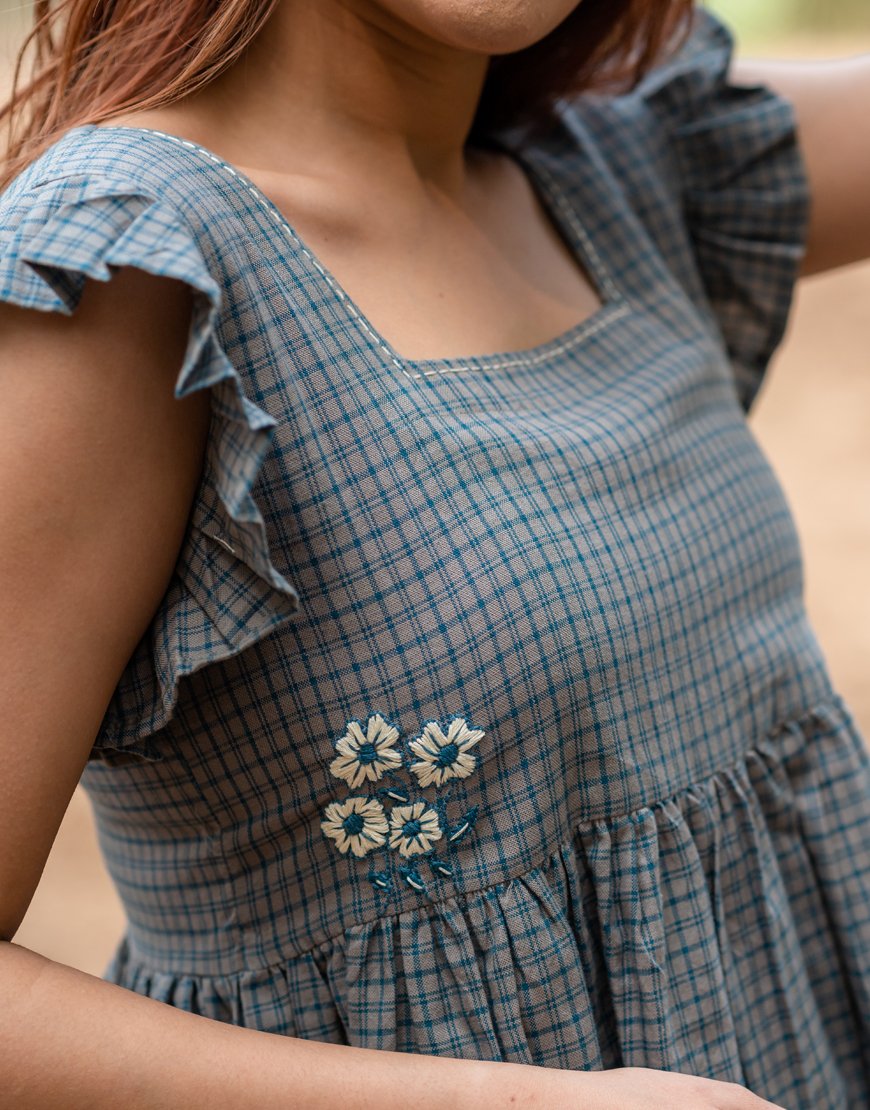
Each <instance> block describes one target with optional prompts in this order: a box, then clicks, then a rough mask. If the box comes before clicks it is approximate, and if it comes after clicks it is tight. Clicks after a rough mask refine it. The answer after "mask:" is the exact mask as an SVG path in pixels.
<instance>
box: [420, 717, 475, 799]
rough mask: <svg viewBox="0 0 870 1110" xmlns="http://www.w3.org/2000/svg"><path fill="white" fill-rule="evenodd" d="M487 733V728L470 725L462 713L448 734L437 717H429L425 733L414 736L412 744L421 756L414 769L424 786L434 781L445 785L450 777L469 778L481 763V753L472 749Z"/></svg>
mask: <svg viewBox="0 0 870 1110" xmlns="http://www.w3.org/2000/svg"><path fill="white" fill-rule="evenodd" d="M482 736H483V730H482V729H479V728H473V729H472V728H469V727H468V724H467V723H466V721H465V720H464V718H462V717H454V718H453V720H452V721H451V722H450V726H449V728H448V729H447V734H446V735H445V734H444V732H443V731H442V729H441V726H440V725H439V724H438V722H437V721H429V722H428V723H427V724H426V725H424V727H423V732H422V735H421V736H419V737H418V738H417V739H416V740H411V741H410V743H409V745H408V747H409V748H410V749H411V751H412V752H413V753H414V755H416V756H419V759H418V760H417V762H416V763H412V764H411V770H412V771H413V772H414V774H415V775H416V776H417V778H418V779H419V781H420V785H421V786H428V785H429V784H430V783H432V782H434V783H435V785H436V786H443V785H444V783H445V782H446V781H447V779H453V778H459V779H464V778H467V777H468V776H469V775H470V774H471V772H472V771H473V770H474V768H475V767H476V766H477V757H476V756H474V755H472V754H470V752H469V749H470V748H473V747H474V745H475V744H476V743H477V742H478V741H479V740H480V738H481V737H482Z"/></svg>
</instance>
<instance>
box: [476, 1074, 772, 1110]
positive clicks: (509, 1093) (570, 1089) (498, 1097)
mask: <svg viewBox="0 0 870 1110" xmlns="http://www.w3.org/2000/svg"><path fill="white" fill-rule="evenodd" d="M492 1066H493V1067H494V1069H495V1070H494V1072H493V1077H492V1083H491V1084H489V1085H487V1087H486V1092H487V1094H486V1097H485V1098H484V1099H482V1100H481V1101H479V1102H478V1103H477V1107H478V1110H504V1108H505V1107H511V1108H512V1110H786V1108H785V1107H781V1106H778V1105H777V1104H776V1103H774V1102H768V1101H767V1100H766V1099H763V1098H760V1097H759V1096H758V1095H754V1094H753V1093H752V1092H751V1091H749V1090H747V1089H746V1088H745V1087H741V1086H740V1085H739V1084H738V1083H723V1082H722V1081H720V1080H718V1079H705V1078H704V1077H703V1076H699V1075H688V1074H686V1073H685V1072H673V1071H657V1070H656V1069H654V1068H613V1069H611V1070H609V1071H566V1070H562V1069H558V1068H541V1067H537V1066H530V1065H528V1064H497V1065H492Z"/></svg>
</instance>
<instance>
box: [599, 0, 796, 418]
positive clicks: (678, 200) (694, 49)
mask: <svg viewBox="0 0 870 1110" xmlns="http://www.w3.org/2000/svg"><path fill="white" fill-rule="evenodd" d="M734 48H735V40H734V35H733V33H732V31H731V30H730V29H729V27H728V26H727V25H726V24H725V23H723V22H722V21H721V20H720V19H719V18H718V17H716V16H714V15H713V14H712V13H711V12H710V11H709V10H708V9H706V8H703V7H698V8H696V9H695V10H694V11H693V14H692V24H691V26H690V28H689V30H688V33H687V34H686V37H685V39H684V41H683V42H682V45H681V46H680V47H679V48H678V49H676V50H672V51H671V52H670V53H669V54H668V55H667V56H665V57H664V58H663V60H662V61H660V62H659V63H658V64H657V65H656V66H655V67H654V68H653V69H651V70H650V71H649V72H648V73H647V74H646V75H645V77H644V78H643V79H642V80H641V81H640V82H639V84H638V85H637V86H636V87H635V88H634V89H633V90H631V92H629V93H626V94H625V95H622V96H616V97H611V98H610V102H609V103H608V104H605V103H604V102H603V101H596V100H594V99H593V101H592V102H591V111H590V120H591V122H592V125H593V127H594V129H595V130H596V131H597V132H598V137H599V140H600V141H601V143H602V144H604V145H605V146H607V147H609V148H610V149H611V150H613V149H615V146H616V144H620V145H621V147H622V150H621V151H620V152H619V153H616V154H614V158H615V160H616V161H617V162H618V163H619V166H618V169H619V175H618V176H619V181H620V187H623V188H625V189H626V191H627V192H628V193H629V194H630V196H631V199H632V201H633V203H634V206H635V208H636V210H637V211H638V212H639V213H641V214H642V216H643V217H644V218H645V219H646V221H647V224H648V226H650V227H651V229H652V233H653V237H654V238H655V237H659V239H660V240H661V241H660V242H659V244H658V245H659V246H660V247H661V249H662V252H663V254H665V255H666V256H668V261H669V262H671V264H672V265H673V266H674V268H675V269H676V270H677V271H681V268H682V263H681V261H680V260H679V259H676V260H675V258H674V254H675V252H674V249H673V244H674V241H675V238H676V235H675V232H674V230H673V228H672V223H673V221H674V220H675V219H676V220H678V221H679V222H681V223H682V226H683V229H684V230H685V231H686V232H687V234H688V240H689V245H690V251H691V256H692V258H691V263H690V264H691V265H692V266H693V268H694V271H695V272H694V273H693V274H691V275H686V274H685V273H683V272H680V276H681V277H684V278H685V284H686V286H687V288H688V289H689V292H690V294H691V295H692V296H693V297H696V299H698V300H699V301H703V307H704V309H705V310H706V311H707V313H708V314H709V315H710V317H711V323H712V324H713V325H714V326H715V327H716V328H717V329H718V332H719V333H720V335H721V339H722V341H723V343H724V346H725V348H726V350H727V353H728V356H729V358H730V360H731V363H732V365H733V371H734V378H735V384H736V389H737V394H738V397H739V400H740V404H741V406H742V407H743V409H744V410H745V411H747V412H748V411H749V408H750V406H751V405H752V403H753V401H754V399H755V397H756V394H757V393H758V390H759V387H760V385H761V382H762V379H763V377H764V374H765V371H766V369H767V367H768V364H769V362H770V359H771V357H772V355H773V354H774V352H775V351H776V349H777V347H778V346H779V344H780V342H781V340H782V338H783V335H784V334H785V328H786V325H787V322H788V318H789V314H790V310H791V306H792V301H793V293H794V287H795V284H796V282H797V279H798V275H799V271H800V264H801V261H802V259H803V256H804V254H805V250H806V239H807V234H808V227H809V217H810V210H811V200H812V198H811V192H810V184H809V179H808V175H807V170H806V165H805V161H804V157H803V152H802V150H801V147H800V141H799V133H798V128H797V119H796V115H795V111H794V107H793V105H792V104H791V102H790V101H789V100H787V99H786V98H785V97H783V96H782V95H781V94H780V93H778V92H775V91H774V90H773V89H771V88H769V87H767V86H765V85H739V84H736V83H735V82H734V81H733V80H732V78H731V77H730V75H729V68H730V65H731V61H732V57H733V55H734Z"/></svg>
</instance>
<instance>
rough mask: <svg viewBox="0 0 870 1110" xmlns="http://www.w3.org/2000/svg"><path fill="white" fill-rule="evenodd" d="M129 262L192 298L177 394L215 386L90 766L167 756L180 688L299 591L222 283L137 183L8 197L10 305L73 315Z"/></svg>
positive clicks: (262, 418)
mask: <svg viewBox="0 0 870 1110" xmlns="http://www.w3.org/2000/svg"><path fill="white" fill-rule="evenodd" d="M122 266H135V267H137V268H138V269H141V270H144V271H146V272H148V273H151V274H155V275H158V276H163V277H169V278H173V279H175V280H178V281H182V282H184V283H185V284H186V285H188V286H189V287H190V289H191V291H192V298H193V299H192V312H191V321H190V330H189V334H188V341H187V347H186V350H185V353H184V358H183V362H182V365H181V368H180V370H179V373H178V376H177V380H176V383H175V387H174V393H175V396H176V397H177V398H183V397H187V396H189V395H190V394H192V393H194V392H196V391H198V390H201V389H209V390H210V391H211V413H212V417H211V428H210V432H209V438H208V442H207V447H206V459H205V463H204V468H203V474H202V478H201V483H200V488H199V490H198V492H197V494H196V497H195V499H194V504H193V508H192V512H191V517H190V521H189V526H188V529H187V533H186V535H185V538H184V542H183V546H182V550H181V552H180V554H179V557H178V562H177V566H176V572H175V574H174V576H173V578H172V581H171V583H170V585H169V587H168V589H167V592H166V594H165V596H164V598H163V600H162V602H161V604H160V606H159V608H158V611H157V612H156V614H155V616H154V618H153V620H152V622H151V625H150V627H149V628H148V630H147V632H146V634H145V636H144V637H143V638H142V640H141V641H140V643H139V645H138V646H137V648H136V650H135V652H134V654H133V656H132V658H131V659H130V661H129V663H128V665H127V667H126V669H125V671H124V674H123V676H122V678H121V680H120V681H119V683H118V686H117V688H116V690H115V692H114V695H113V697H112V700H111V702H110V704H109V706H108V709H107V711H106V715H105V718H104V720H103V722H102V725H101V727H100V730H99V734H98V737H97V739H96V741H95V744H94V749H93V752H92V758H93V757H97V756H101V755H103V753H105V752H107V751H109V750H114V751H121V752H127V753H133V754H135V755H137V756H140V757H142V758H144V759H146V760H151V761H159V760H160V759H161V758H162V753H161V751H160V745H159V743H158V742H156V741H155V739H154V734H155V733H157V732H158V731H159V730H160V729H162V728H164V727H165V726H166V724H167V723H168V722H169V720H170V719H171V718H172V716H173V712H174V709H175V705H176V701H177V696H178V684H179V682H180V680H181V679H182V678H183V677H184V676H185V675H189V674H191V673H193V672H194V671H197V670H199V669H200V668H202V667H205V666H207V665H208V664H210V663H212V662H215V661H219V660H221V659H225V658H227V657H228V656H231V655H234V654H236V653H238V652H240V651H242V650H243V649H244V648H246V647H247V646H249V645H250V644H252V643H253V642H255V641H256V640H258V639H260V638H261V637H263V636H265V635H266V634H267V633H268V632H270V631H271V630H272V629H273V628H275V627H276V626H277V625H279V624H281V623H282V622H283V621H285V620H286V619H287V618H288V617H290V616H291V615H292V614H293V613H294V612H296V611H297V610H298V608H299V605H300V597H299V592H298V590H297V589H296V587H295V586H294V585H293V584H291V583H290V582H289V581H288V580H287V578H286V577H285V576H284V575H283V574H282V573H281V572H280V571H279V570H278V569H277V567H276V566H275V565H274V563H273V561H272V558H271V555H270V551H269V544H268V540H267V535H266V529H265V523H264V519H263V516H262V513H261V512H260V509H259V507H258V506H257V504H256V502H255V499H254V496H253V493H252V491H253V489H254V486H255V484H256V481H257V478H258V475H259V473H260V471H261V469H262V466H263V462H264V459H265V458H266V456H267V454H268V452H269V451H270V448H271V441H272V434H273V429H274V427H275V424H276V421H275V419H274V418H273V417H272V416H271V415H270V414H269V413H268V412H266V411H265V410H264V409H262V408H260V407H259V406H258V405H257V404H255V403H254V401H253V400H252V399H251V398H250V397H248V396H247V395H246V392H245V386H244V384H243V381H242V377H241V375H240V374H239V371H238V370H237V368H236V367H235V365H234V364H233V362H232V361H231V359H230V357H229V356H228V354H227V352H226V350H225V348H224V345H223V343H222V340H221V324H222V319H223V312H224V309H225V305H224V301H223V295H222V289H221V283H220V282H219V281H218V279H217V277H216V276H215V275H214V274H213V273H212V272H211V271H210V270H209V267H208V265H207V264H206V260H205V257H204V255H203V253H202V251H201V249H200V246H199V245H198V243H197V241H196V240H195V239H194V236H193V234H192V232H191V231H190V229H189V228H188V227H187V226H186V225H185V224H184V222H183V221H182V219H181V217H180V216H178V215H177V214H176V213H175V212H174V211H173V210H172V209H170V208H169V207H167V206H165V205H164V204H163V202H162V201H161V200H160V199H159V198H158V197H156V196H154V195H149V194H147V193H144V192H143V191H142V189H141V187H139V186H137V185H136V184H135V183H132V182H130V183H127V182H124V181H118V180H109V179H103V178H101V177H99V176H90V175H82V174H75V175H71V176H69V177H59V178H53V179H51V180H48V181H44V182H42V183H40V184H39V185H37V186H35V187H32V188H29V189H25V188H20V187H16V186H14V185H13V187H12V188H10V189H9V190H8V191H7V192H6V193H5V194H4V196H3V198H2V201H0V300H4V301H7V302H9V303H10V304H15V305H18V306H20V307H23V308H33V309H36V310H39V311H45V312H59V313H61V314H63V315H67V316H70V315H72V314H73V313H74V312H75V310H76V308H77V307H78V304H79V302H80V300H81V296H82V293H83V291H84V286H85V281H86V279H88V278H90V279H92V280H94V281H100V282H106V281H109V280H111V277H112V274H113V272H114V270H115V269H116V268H118V267H122Z"/></svg>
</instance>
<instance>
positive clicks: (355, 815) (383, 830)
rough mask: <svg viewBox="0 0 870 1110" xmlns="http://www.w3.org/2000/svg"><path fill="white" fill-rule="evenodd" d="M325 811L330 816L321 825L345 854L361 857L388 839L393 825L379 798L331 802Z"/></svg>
mask: <svg viewBox="0 0 870 1110" xmlns="http://www.w3.org/2000/svg"><path fill="white" fill-rule="evenodd" d="M324 812H325V814H326V819H325V820H323V821H321V822H320V827H321V828H322V829H323V831H324V832H325V833H326V835H327V836H329V837H331V838H332V839H333V840H334V841H335V845H336V847H337V848H338V850H339V852H342V853H343V854H344V855H347V853H348V852H353V854H354V855H355V856H359V857H361V856H364V855H366V853H367V852H370V851H371V850H372V849H373V848H380V846H381V845H382V844H385V843H386V840H387V831H388V828H389V825H388V822H387V815H386V813H385V812H384V807H383V806H382V805H381V803H380V802H379V801H378V800H377V798H348V799H347V801H344V802H330V803H329V805H328V806H327V807H326V809H325V811H324ZM440 835H441V834H440V833H439V836H440Z"/></svg>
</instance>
